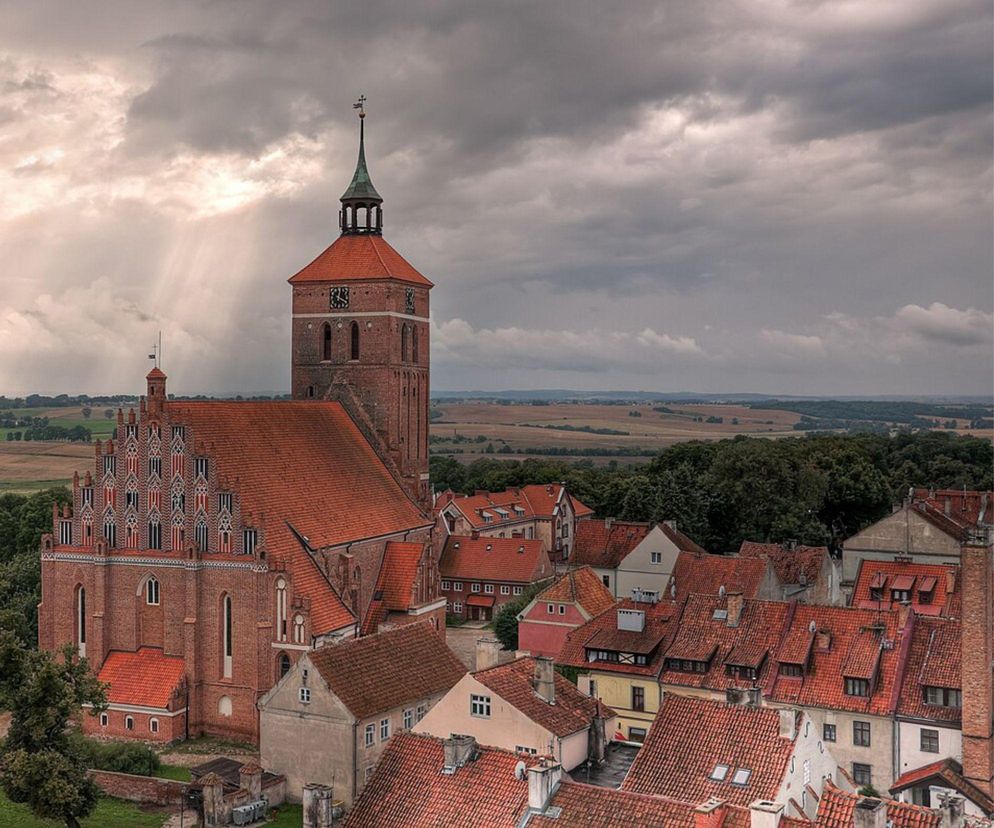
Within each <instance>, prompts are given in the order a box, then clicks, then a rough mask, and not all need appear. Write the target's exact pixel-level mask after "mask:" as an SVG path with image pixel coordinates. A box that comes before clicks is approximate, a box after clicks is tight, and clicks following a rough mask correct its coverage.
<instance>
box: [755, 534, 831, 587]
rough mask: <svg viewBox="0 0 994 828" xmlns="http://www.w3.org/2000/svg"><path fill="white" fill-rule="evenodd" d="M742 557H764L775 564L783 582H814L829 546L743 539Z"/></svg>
mask: <svg viewBox="0 0 994 828" xmlns="http://www.w3.org/2000/svg"><path fill="white" fill-rule="evenodd" d="M739 557H740V558H762V559H765V560H768V561H769V562H770V564H771V565H772V566H773V571H774V572H775V573H776V576H777V580H778V581H779V582H780V583H781V584H799V583H802V581H803V583H806V584H814V583H816V582H817V580H818V576H819V575H820V574H821V568H822V565H823V564H824V562H825V558H827V557H828V547H827V546H803V545H801V546H789V545H785V544H781V543H756V542H754V541H742V546H740V547H739Z"/></svg>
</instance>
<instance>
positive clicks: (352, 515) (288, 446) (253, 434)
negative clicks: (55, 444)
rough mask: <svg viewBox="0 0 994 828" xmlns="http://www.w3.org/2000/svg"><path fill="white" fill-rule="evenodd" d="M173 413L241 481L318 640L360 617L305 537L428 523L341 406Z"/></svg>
mask: <svg viewBox="0 0 994 828" xmlns="http://www.w3.org/2000/svg"><path fill="white" fill-rule="evenodd" d="M166 413H167V415H168V418H169V420H170V422H173V423H177V424H185V425H187V426H188V427H189V429H190V439H191V440H192V441H194V442H195V443H203V444H204V445H205V446H206V447H207V449H208V452H209V453H210V454H212V455H213V456H214V457H215V458H216V459H217V464H218V468H219V470H220V472H221V474H228V475H232V476H237V478H238V479H237V484H236V485H237V489H238V493H239V496H240V498H241V512H242V515H243V516H250V518H251V519H254V520H255V521H258V522H263V521H264V523H263V526H262V529H263V538H264V542H265V545H266V549H267V552H268V554H269V558H270V560H279V559H281V558H282V559H283V560H285V561H286V563H287V566H288V569H289V572H290V577H291V579H292V580H293V588H294V590H295V591H296V592H298V593H299V594H302V595H303V596H304V597H307V598H309V599H310V601H311V625H312V629H313V630H314V632H315V633H317V634H320V633H324V632H329V631H331V630H335V629H340V628H341V627H344V626H347V625H349V624H350V623H353V621H354V619H353V616H352V613H351V612H350V611H349V610H348V608H347V607H346V606H345V605H344V604H343V603H342V601H341V599H340V598H339V596H338V595H337V593H336V592H335V591H334V589H332V587H331V585H330V583H329V582H328V580H327V578H326V577H325V576H324V574H323V573H322V572H321V570H320V569H319V567H318V565H317V563H316V562H315V561H314V559H313V557H312V555H311V554H310V553H309V552H308V551H307V549H305V548H304V545H303V541H302V540H301V538H306V539H307V543H308V545H309V546H310V548H311V549H312V550H316V549H321V548H324V547H329V546H336V545H340V544H344V543H347V542H350V541H355V540H359V539H362V538H368V537H375V536H378V535H387V534H392V533H395V532H402V531H405V530H408V529H412V528H415V527H418V526H423V525H425V524H426V523H427V522H428V520H427V518H426V517H425V516H424V515H422V514H421V512H420V510H419V509H418V508H417V506H415V504H414V503H413V502H412V501H411V499H410V498H409V497H408V496H407V494H406V492H405V491H404V489H403V488H402V487H401V485H400V484H399V483H398V482H397V481H396V480H395V479H394V477H393V476H392V475H391V474H390V472H389V471H388V470H387V468H386V466H384V465H383V462H382V461H381V460H380V459H379V457H378V456H377V455H376V452H375V451H374V450H373V448H372V446H370V445H369V443H368V442H367V441H366V439H365V438H364V437H363V436H362V433H361V432H360V431H359V429H358V427H357V426H356V425H355V423H354V422H353V421H352V419H351V417H349V415H348V414H347V413H346V411H345V409H344V408H342V406H341V405H340V404H338V403H333V402H303V401H300V402H298V401H294V402H256V401H252V402H219V401H209V402H199V401H198V402H189V401H182V402H180V401H170V402H168V403H167V404H166ZM302 493H306V496H304V495H302ZM291 527H292V528H291ZM294 530H295V531H296V533H298V534H299V536H300V537H297V536H296V535H295V533H294Z"/></svg>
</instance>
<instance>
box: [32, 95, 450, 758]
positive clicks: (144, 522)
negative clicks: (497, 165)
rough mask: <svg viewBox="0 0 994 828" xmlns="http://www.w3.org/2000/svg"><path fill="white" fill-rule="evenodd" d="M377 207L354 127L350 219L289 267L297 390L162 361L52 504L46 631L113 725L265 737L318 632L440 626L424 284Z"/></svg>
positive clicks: (129, 732) (41, 617) (42, 626)
mask: <svg viewBox="0 0 994 828" xmlns="http://www.w3.org/2000/svg"><path fill="white" fill-rule="evenodd" d="M361 114H364V113H361ZM361 123H362V122H361ZM381 207H382V199H381V198H380V196H379V195H378V194H377V193H376V191H375V189H373V187H372V184H371V183H370V180H369V171H368V169H367V167H366V161H365V154H364V150H363V142H362V137H360V152H359V160H358V163H357V166H356V172H355V177H354V179H353V183H352V185H351V186H350V187H349V188H348V190H347V191H346V193H345V194H344V195H343V196H342V198H341V213H340V229H341V234H340V236H339V237H338V238H337V239H336V240H335V241H334V242H333V243H332V244H331V245H330V246H329V247H328V248H327V249H326V250H325V251H324V252H323V253H322V254H321V255H319V256H318V257H317V258H316V259H314V261H312V262H311V263H310V264H309V265H307V266H305V267H304V268H303V269H301V270H300V271H299V272H298V273H297V274H295V275H294V276H293V277H292V278H291V279H290V285H291V287H290V291H291V294H292V319H291V322H292V333H291V340H290V343H288V344H289V345H290V346H291V348H290V353H288V356H289V358H290V368H291V387H292V391H293V399H292V400H276V401H263V400H250V401H235V400H179V399H174V398H171V397H170V396H169V393H168V391H167V377H166V374H165V373H164V372H163V371H162V370H161V369H160V368H159V367H158V366H156V367H154V368H153V369H152V370H151V371H149V372H148V374H147V376H146V377H145V391H146V393H145V396H144V397H143V398H142V399H141V401H140V403H139V405H138V406H137V409H132V410H130V411H127V412H124V411H118V414H117V422H116V435H115V437H114V438H113V439H110V440H106V441H97V442H96V443H95V444H94V461H93V466H92V467H91V469H90V471H87V472H85V474H83V475H79V474H77V475H75V476H74V479H73V485H72V502H71V505H68V506H67V507H66V508H64V509H56V510H55V511H54V512H53V516H52V533H51V534H48V535H45V536H44V537H43V538H42V542H41V548H40V559H41V602H40V604H39V606H38V644H39V646H40V647H41V648H42V649H45V650H57V649H60V648H61V647H63V646H65V645H66V644H71V645H72V646H73V647H74V648H75V650H76V652H77V653H78V654H79V655H80V656H85V657H86V659H87V661H88V662H89V664H90V665H92V667H93V669H94V672H95V673H97V674H98V675H99V674H102V675H104V676H105V677H107V678H108V680H109V681H110V682H111V686H112V689H111V697H112V698H113V699H114V705H115V707H114V708H112V709H111V710H109V711H108V713H107V717H106V723H105V724H104V725H102V727H103V728H104V731H105V732H108V733H110V732H113V733H116V734H117V735H121V736H131V737H133V738H138V739H160V740H161V739H164V738H166V737H167V736H168V737H170V738H173V737H174V735H175V734H177V733H180V732H182V733H184V734H189V735H192V736H196V735H199V734H203V733H213V734H217V735H220V736H223V737H225V738H230V739H238V740H246V741H251V742H255V741H257V740H258V738H259V721H258V710H257V708H256V702H257V701H258V699H259V697H260V696H261V695H263V694H264V693H265V692H266V691H267V690H269V688H270V687H272V685H273V684H274V683H275V682H276V681H277V680H278V679H279V678H280V677H281V676H282V675H284V674H285V673H286V672H287V671H288V670H289V669H290V667H291V665H292V664H293V663H294V662H295V661H296V660H297V659H299V658H300V657H301V654H302V653H304V652H306V651H307V650H308V649H310V648H311V647H314V646H320V645H321V644H323V643H325V642H328V641H338V640H342V639H345V638H348V637H351V636H354V635H356V634H358V633H361V632H363V631H366V632H371V631H373V630H374V629H375V628H376V627H377V626H378V625H379V623H380V622H381V621H383V622H384V623H389V624H399V623H410V622H419V621H421V620H425V619H430V620H431V621H432V623H433V624H434V625H436V626H437V627H439V628H441V627H442V626H443V625H444V623H445V617H444V612H445V611H444V602H443V601H441V600H440V596H439V594H438V582H439V579H438V573H437V570H436V568H435V558H434V557H433V556H432V555H430V554H429V553H428V551H427V550H429V549H430V546H431V541H432V529H433V526H434V519H433V517H432V516H431V515H430V509H431V499H430V496H429V492H430V488H429V483H428V425H427V424H428V398H429V392H428V372H429V351H428V333H429V331H428V318H429V291H430V290H431V287H432V284H431V282H430V281H429V280H428V279H426V278H425V277H424V276H423V275H421V274H420V273H419V272H418V271H417V270H415V268H414V267H412V266H411V265H410V264H409V263H408V262H406V261H405V260H404V259H403V257H401V255H400V254H399V253H398V252H397V251H396V250H394V248H392V247H391V246H390V245H389V244H388V243H387V242H386V241H385V240H384V239H383V235H382V211H381ZM360 213H363V214H364V215H365V216H367V217H369V218H370V220H369V221H365V222H363V221H360ZM419 340H420V343H421V344H420V346H418V345H417V342H418V341H419ZM132 350H134V349H132ZM205 356H209V355H205ZM392 544H411V545H412V546H405V547H404V549H403V551H402V550H401V549H399V548H398V547H395V546H392ZM419 548H420V550H421V551H420V552H419ZM408 556H409V557H408ZM401 558H403V559H404V561H406V563H404V564H403V565H400V559H401ZM415 558H416V559H417V562H416V565H411V563H412V562H413V561H414V559H415ZM401 576H403V577H404V578H407V579H408V580H407V582H406V583H399V582H398V578H399V577H401ZM381 581H382V586H379V587H378V584H380V583H381ZM377 591H379V592H381V593H382V594H384V595H386V596H387V599H386V600H385V601H384V600H380V599H377V600H376V601H374V593H375V592H377ZM371 612H372V613H373V614H374V616H375V618H369V615H370V613H371ZM122 664H128V665H132V666H127V667H126V668H125V669H123V670H122V669H119V668H120V665H122ZM179 665H181V666H182V670H181V676H179V677H176V676H175V673H176V668H177V666H179ZM131 675H137V676H138V677H140V678H141V680H138V681H132V680H131V679H130V678H129V677H130V676H131ZM160 681H165V682H167V683H168V684H167V686H166V687H165V689H164V690H163V691H162V692H163V693H164V694H165V696H163V695H162V694H160V693H159V692H158V691H156V692H151V688H150V685H151V684H152V683H156V684H157V683H159V682H160ZM126 708H137V709H136V710H132V711H129V710H127V709H126ZM167 714H168V715H167ZM181 719H184V720H185V723H183V724H182V726H181ZM167 720H169V721H167ZM129 725H130V727H129ZM155 728H158V730H155Z"/></svg>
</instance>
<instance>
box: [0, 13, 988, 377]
mask: <svg viewBox="0 0 994 828" xmlns="http://www.w3.org/2000/svg"><path fill="white" fill-rule="evenodd" d="M992 18H994V12H992V9H991V5H990V3H989V2H988V0H834V1H833V2H827V1H826V2H820V0H734V1H730V2H726V1H725V0H708V2H704V3H702V2H700V0H687V2H675V1H674V0H654V1H653V2H636V1H634V0H632V1H628V0H626V2H624V3H604V2H599V1H598V2H587V0H571V1H570V2H559V1H558V0H546V1H545V2H541V3H536V2H533V0H526V1H522V2H514V0H509V1H508V2H500V3H479V2H461V3H459V2H446V0H393V1H392V2H385V1H384V0H365V2H362V3H350V2H335V3H330V2H326V0H313V2H307V1H306V0H280V1H279V2H277V0H273V1H272V2H257V1H256V0H200V2H179V1H178V0H142V2H141V3H135V2H133V0H119V1H116V0H105V1H104V2H91V1H90V0H79V1H78V2H72V1H71V0H62V2H51V0H32V2H31V3H24V2H18V0H0V32H3V36H2V38H0V262H2V265H0V267H2V270H0V394H7V395H13V394H26V393H45V394H55V393H89V394H97V393H128V392H138V391H141V390H142V387H143V376H144V374H145V372H146V371H147V370H148V367H149V360H148V358H147V355H148V353H149V352H150V351H149V346H150V345H151V344H152V343H153V341H154V340H155V338H156V336H157V332H158V331H160V330H161V331H162V336H163V368H164V369H165V370H166V372H167V374H169V376H170V384H169V389H170V391H173V392H177V393H226V392H227V393H233V392H241V393H263V392H280V393H282V392H285V391H287V390H288V389H289V379H290V339H289V331H290V288H289V286H288V285H287V284H286V279H287V278H288V277H290V276H291V275H293V274H294V273H295V272H296V271H297V270H299V269H300V268H301V267H303V266H304V265H306V264H307V263H308V262H309V261H311V260H312V259H313V258H314V257H316V256H317V255H318V254H319V253H320V252H321V251H322V250H323V249H324V248H325V247H327V246H328V245H329V244H331V243H332V242H333V241H334V239H335V238H336V237H337V235H338V228H337V214H338V198H339V196H340V195H341V193H342V192H343V191H344V189H345V187H346V186H347V184H348V181H349V179H350V177H351V174H352V170H353V168H354V166H355V159H356V150H357V119H356V115H355V112H354V111H353V109H352V106H351V104H352V102H353V101H354V100H355V98H356V97H357V96H358V95H359V94H364V95H366V97H367V99H368V102H367V112H368V117H367V118H366V136H367V141H366V157H367V159H368V162H369V168H370V173H371V176H372V180H373V181H374V183H375V185H376V188H377V189H378V190H379V192H380V194H381V195H382V196H383V198H384V235H385V237H386V238H387V240H388V241H390V243H391V244H393V246H394V247H396V248H397V249H398V250H399V251H400V252H401V253H402V254H403V255H404V256H405V258H407V259H408V260H409V261H410V262H411V263H412V264H413V265H414V266H415V267H417V268H418V269H419V270H420V271H421V272H422V273H424V274H425V275H426V276H428V277H429V278H430V279H431V280H432V281H433V282H434V283H435V285H436V286H435V288H434V290H433V291H432V297H431V305H432V311H431V315H432V321H431V356H432V387H433V388H435V389H444V390H454V389H481V390H497V389H504V388H516V389H529V388H531V389H534V388H574V389H584V390H611V389H626V390H646V391H659V392H680V391H699V392H714V393H721V392H728V393H731V392H756V393H769V394H811V395H833V394H834V395H850V394H852V395H860V394H879V395H887V394H893V395H898V394H901V395H903V394H983V395H989V394H991V393H992V390H994V389H992V386H994V379H992V376H994V357H992V348H994V345H992V342H994V321H992V305H994V297H992V294H994V276H992V268H994V242H992V221H994V212H992V210H994V208H992V197H991V193H992V175H991V158H992V130H991V119H992V71H991V68H992V42H994V22H992Z"/></svg>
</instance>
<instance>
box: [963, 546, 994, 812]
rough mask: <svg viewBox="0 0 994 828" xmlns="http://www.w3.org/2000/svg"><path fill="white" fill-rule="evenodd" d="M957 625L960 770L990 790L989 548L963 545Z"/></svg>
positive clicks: (992, 578) (993, 752)
mask: <svg viewBox="0 0 994 828" xmlns="http://www.w3.org/2000/svg"><path fill="white" fill-rule="evenodd" d="M961 561H962V567H963V599H962V601H963V618H962V624H961V627H960V629H961V630H962V632H961V635H962V642H961V644H962V688H963V775H964V776H965V777H966V778H967V779H968V780H969V781H970V782H972V783H973V784H974V785H976V786H977V787H978V788H980V789H981V790H982V791H984V793H986V794H987V795H988V796H990V795H992V794H994V733H992V724H991V718H992V715H994V698H992V695H994V679H992V675H991V671H992V665H991V660H992V658H994V641H992V638H994V631H992V626H994V607H992V603H994V548H992V547H989V546H987V547H984V546H964V547H963V549H962V554H961Z"/></svg>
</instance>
